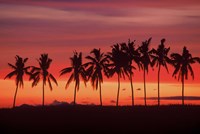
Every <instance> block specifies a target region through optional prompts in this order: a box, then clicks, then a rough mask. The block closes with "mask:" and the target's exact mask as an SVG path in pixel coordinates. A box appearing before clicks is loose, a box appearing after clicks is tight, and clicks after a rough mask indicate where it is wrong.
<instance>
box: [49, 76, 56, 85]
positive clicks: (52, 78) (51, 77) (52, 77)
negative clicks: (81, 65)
mask: <svg viewBox="0 0 200 134" xmlns="http://www.w3.org/2000/svg"><path fill="white" fill-rule="evenodd" d="M49 78H50V79H51V80H53V82H54V83H56V85H58V83H57V81H56V78H55V77H54V76H53V75H52V74H49Z"/></svg>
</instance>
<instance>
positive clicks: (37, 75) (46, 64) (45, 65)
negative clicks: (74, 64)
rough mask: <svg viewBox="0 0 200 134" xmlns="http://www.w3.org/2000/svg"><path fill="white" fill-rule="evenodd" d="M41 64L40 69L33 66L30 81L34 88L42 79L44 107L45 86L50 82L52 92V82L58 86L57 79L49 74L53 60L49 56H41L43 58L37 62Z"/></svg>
mask: <svg viewBox="0 0 200 134" xmlns="http://www.w3.org/2000/svg"><path fill="white" fill-rule="evenodd" d="M37 61H38V63H39V67H34V66H32V70H31V72H30V73H31V77H30V80H33V83H32V87H34V86H36V85H37V84H38V83H39V81H40V79H42V82H43V83H42V91H43V97H42V98H43V99H42V106H44V86H45V85H46V82H47V81H48V84H49V88H50V90H53V87H52V84H51V80H52V81H53V82H54V83H55V84H56V85H58V83H57V81H56V79H55V77H54V76H53V75H52V74H51V73H49V72H48V69H49V68H50V65H51V63H52V59H50V58H49V57H48V54H41V57H40V58H39V59H38V60H37Z"/></svg>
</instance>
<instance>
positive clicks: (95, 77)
mask: <svg viewBox="0 0 200 134" xmlns="http://www.w3.org/2000/svg"><path fill="white" fill-rule="evenodd" d="M90 53H91V54H93V56H86V59H88V60H90V61H89V62H87V63H86V64H85V65H86V67H87V66H88V65H89V68H88V69H87V71H86V72H87V73H88V76H89V78H88V79H90V78H91V83H92V87H93V88H96V90H97V89H98V87H99V95H100V105H101V106H102V95H101V83H103V75H102V71H104V73H106V68H107V66H106V64H107V63H108V59H107V57H106V56H105V55H104V53H101V50H100V49H93V50H92V51H91V52H90Z"/></svg>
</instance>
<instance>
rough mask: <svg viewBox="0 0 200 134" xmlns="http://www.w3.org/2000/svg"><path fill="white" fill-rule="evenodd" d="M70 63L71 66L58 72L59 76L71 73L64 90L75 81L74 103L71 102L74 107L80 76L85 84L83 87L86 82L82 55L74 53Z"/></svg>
mask: <svg viewBox="0 0 200 134" xmlns="http://www.w3.org/2000/svg"><path fill="white" fill-rule="evenodd" d="M70 61H71V66H70V67H67V68H64V69H62V70H61V71H60V75H64V74H67V73H70V72H72V73H71V75H70V77H69V79H68V81H67V84H66V86H65V88H66V89H67V87H68V86H69V84H70V83H71V82H72V81H75V87H74V102H73V103H74V105H75V104H76V90H77V91H78V90H79V86H80V76H81V78H82V80H83V82H84V83H85V85H86V81H87V76H86V72H85V68H84V65H83V64H82V53H77V52H74V55H73V57H70Z"/></svg>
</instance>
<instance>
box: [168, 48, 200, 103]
mask: <svg viewBox="0 0 200 134" xmlns="http://www.w3.org/2000/svg"><path fill="white" fill-rule="evenodd" d="M171 58H172V63H173V66H174V68H175V70H174V72H173V75H172V76H173V77H175V78H176V75H178V80H179V79H180V78H181V82H182V105H184V80H185V79H186V80H187V79H188V72H190V75H191V76H192V78H193V79H194V71H193V69H192V66H191V64H194V63H195V62H199V61H200V59H199V58H198V57H192V54H190V52H189V51H188V50H187V48H186V47H183V52H182V55H181V54H178V53H172V54H171Z"/></svg>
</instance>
